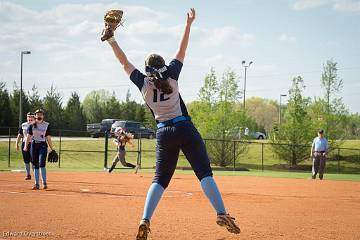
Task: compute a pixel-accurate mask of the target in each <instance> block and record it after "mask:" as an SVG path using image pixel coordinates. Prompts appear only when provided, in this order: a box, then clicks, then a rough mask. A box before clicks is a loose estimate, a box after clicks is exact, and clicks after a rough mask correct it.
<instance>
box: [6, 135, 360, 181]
mask: <svg viewBox="0 0 360 240" xmlns="http://www.w3.org/2000/svg"><path fill="white" fill-rule="evenodd" d="M54 140H55V141H54V145H55V148H56V149H57V150H59V148H60V144H59V141H57V140H56V138H55V139H54ZM263 143H266V142H265V141H263ZM10 147H11V149H10V167H8V142H0V170H11V169H22V168H23V161H22V157H21V152H16V151H15V142H11V145H10ZM261 147H262V146H261V141H260V142H258V143H252V144H250V145H249V147H248V151H247V152H246V153H245V154H242V155H240V156H239V157H238V159H237V161H236V167H240V168H247V169H248V170H249V171H235V172H234V171H231V170H230V171H216V174H218V175H230V176H231V175H243V176H248V175H251V176H269V177H292V178H308V177H309V171H310V168H311V161H310V160H307V161H304V162H302V163H301V165H302V169H303V170H304V171H289V170H286V169H281V168H279V167H274V166H281V165H280V164H282V165H283V164H284V163H285V162H284V161H281V160H279V159H278V158H277V157H276V156H275V155H274V154H273V152H272V149H271V147H270V146H269V145H266V144H264V146H263V147H264V149H263V151H264V155H263V156H264V170H265V171H261V169H262V168H261V152H262V149H261ZM342 147H344V148H360V140H348V141H345V143H344V145H343V146H342ZM61 149H62V151H61V156H60V157H61V160H60V166H61V168H59V167H58V164H57V163H56V164H55V163H48V164H47V166H48V168H49V169H50V170H53V171H102V170H103V168H104V139H103V138H100V139H95V140H81V141H72V140H63V141H62V143H61ZM108 149H109V150H110V151H109V154H108V166H109V165H110V164H111V161H112V159H113V157H114V155H115V146H113V145H112V143H111V141H109V148H108ZM137 149H138V141H137V140H135V141H134V146H133V147H127V156H126V159H127V161H129V162H132V163H136V161H137V158H138V153H137V152H136V151H137ZM142 150H143V152H142V155H141V162H142V167H143V168H146V169H149V170H142V171H153V167H154V166H155V140H145V139H143V140H142ZM86 151H98V152H86ZM342 151H343V152H341V155H349V154H350V155H353V156H359V160H355V161H345V160H342V161H340V162H339V163H338V162H337V161H328V162H327V173H329V174H327V178H329V179H349V180H360V150H356V151H353V150H342ZM118 166H120V164H119V165H118ZM178 166H179V167H190V164H189V163H188V162H187V160H186V159H185V157H184V156H183V155H180V157H179V162H178ZM231 167H232V166H231ZM338 167H339V168H338ZM338 170H340V173H342V174H337V173H338ZM122 171H126V170H122ZM178 172H180V173H192V171H182V170H178ZM330 173H331V174H330ZM344 173H346V174H344Z"/></svg>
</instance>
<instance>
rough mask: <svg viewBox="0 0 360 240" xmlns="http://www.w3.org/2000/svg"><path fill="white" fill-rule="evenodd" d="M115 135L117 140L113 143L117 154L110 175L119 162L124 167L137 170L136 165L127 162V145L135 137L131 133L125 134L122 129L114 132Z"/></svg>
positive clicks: (119, 128)
mask: <svg viewBox="0 0 360 240" xmlns="http://www.w3.org/2000/svg"><path fill="white" fill-rule="evenodd" d="M114 134H115V137H116V138H115V139H114V141H113V143H114V145H116V148H117V153H116V155H115V157H114V160H113V162H112V165H111V168H110V169H109V173H111V172H112V171H113V170H114V168H115V167H116V164H117V163H118V162H119V160H120V162H121V164H122V165H123V166H124V167H130V168H135V167H136V166H135V165H133V164H131V163H128V162H126V160H125V154H126V151H125V146H126V143H130V144H131V139H132V138H133V137H134V136H133V135H132V134H131V133H128V132H125V131H124V130H123V129H122V128H121V127H118V128H116V129H115V131H114Z"/></svg>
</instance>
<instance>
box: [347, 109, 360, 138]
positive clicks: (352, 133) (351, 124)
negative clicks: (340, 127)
mask: <svg viewBox="0 0 360 240" xmlns="http://www.w3.org/2000/svg"><path fill="white" fill-rule="evenodd" d="M346 131H347V134H346V136H347V138H349V139H360V116H359V114H358V113H354V114H351V115H350V116H348V125H347V128H346Z"/></svg>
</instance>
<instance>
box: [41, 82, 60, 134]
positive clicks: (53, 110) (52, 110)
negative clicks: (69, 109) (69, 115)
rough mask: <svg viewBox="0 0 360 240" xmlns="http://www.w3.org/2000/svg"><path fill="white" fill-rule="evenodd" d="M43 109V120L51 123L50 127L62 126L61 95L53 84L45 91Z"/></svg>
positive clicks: (58, 127) (57, 127)
mask: <svg viewBox="0 0 360 240" xmlns="http://www.w3.org/2000/svg"><path fill="white" fill-rule="evenodd" d="M44 111H45V113H44V115H45V120H46V121H47V122H49V123H50V124H51V127H52V129H62V128H63V127H64V119H63V108H62V97H61V95H60V93H59V92H58V91H57V90H56V88H55V87H54V86H53V85H51V88H50V89H49V90H48V91H47V92H46V96H45V98H44Z"/></svg>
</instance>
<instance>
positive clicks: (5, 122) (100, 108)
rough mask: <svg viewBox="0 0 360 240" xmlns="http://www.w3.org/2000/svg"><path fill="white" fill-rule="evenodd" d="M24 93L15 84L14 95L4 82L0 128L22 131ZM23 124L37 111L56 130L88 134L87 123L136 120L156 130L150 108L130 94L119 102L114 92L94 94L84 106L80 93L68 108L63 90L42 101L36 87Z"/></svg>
mask: <svg viewBox="0 0 360 240" xmlns="http://www.w3.org/2000/svg"><path fill="white" fill-rule="evenodd" d="M19 97H20V89H19V88H18V87H17V86H16V85H15V84H14V88H13V91H12V92H10V91H9V90H8V88H7V86H6V84H5V83H4V82H0V126H1V127H16V128H17V127H18V119H19ZM22 108H23V111H22V112H23V121H25V119H26V117H25V116H26V113H27V112H34V111H35V110H36V109H40V108H41V109H43V110H44V111H45V120H46V121H48V122H49V123H50V124H51V126H52V128H53V129H66V130H74V131H84V130H86V124H87V123H96V122H101V120H102V119H105V118H116V119H123V120H133V121H139V122H142V123H144V124H145V125H146V126H148V127H152V128H153V127H154V124H155V122H154V120H153V117H152V115H151V112H150V111H149V110H148V108H147V106H146V105H144V104H140V103H137V102H135V101H134V100H131V95H130V92H129V91H128V92H127V95H126V100H125V101H119V100H118V99H117V98H116V96H115V93H114V92H112V93H111V92H109V91H106V90H103V89H101V90H94V91H91V92H90V93H89V94H87V95H86V96H85V98H84V100H83V101H82V102H81V100H80V96H79V94H78V93H77V92H72V93H71V96H70V98H69V99H68V100H67V102H66V103H65V104H63V99H62V96H61V93H60V92H59V90H57V89H56V88H55V87H54V86H52V87H51V88H50V89H49V90H48V91H47V92H46V95H45V96H44V97H41V96H40V94H39V91H38V89H37V88H36V86H35V85H34V86H33V87H32V89H31V91H28V92H24V91H23V92H22Z"/></svg>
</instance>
